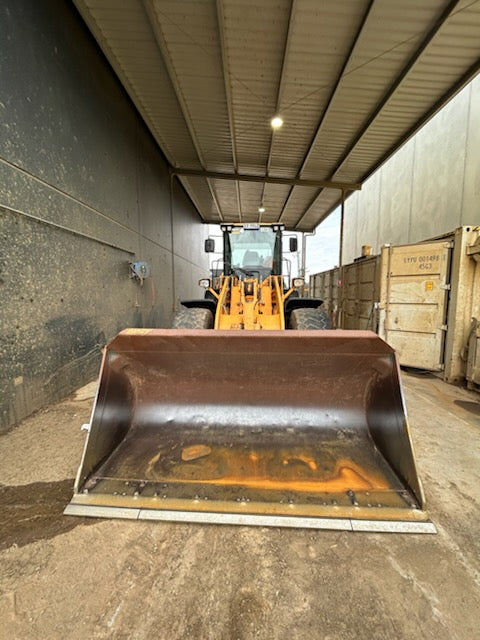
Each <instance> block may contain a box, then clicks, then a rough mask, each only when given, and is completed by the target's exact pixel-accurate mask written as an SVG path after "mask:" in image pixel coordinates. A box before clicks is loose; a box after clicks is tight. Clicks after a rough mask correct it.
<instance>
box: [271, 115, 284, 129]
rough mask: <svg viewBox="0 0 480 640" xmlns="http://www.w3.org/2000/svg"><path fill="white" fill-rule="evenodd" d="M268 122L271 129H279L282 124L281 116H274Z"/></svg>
mask: <svg viewBox="0 0 480 640" xmlns="http://www.w3.org/2000/svg"><path fill="white" fill-rule="evenodd" d="M270 124H271V125H272V129H280V127H281V126H282V125H283V118H281V117H280V116H275V117H274V118H272V119H271V120H270Z"/></svg>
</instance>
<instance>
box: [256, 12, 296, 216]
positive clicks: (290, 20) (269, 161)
mask: <svg viewBox="0 0 480 640" xmlns="http://www.w3.org/2000/svg"><path fill="white" fill-rule="evenodd" d="M296 4H297V0H292V4H291V6H290V15H289V17H288V29H287V37H286V40H285V47H284V49H283V60H282V70H281V72H280V79H279V81H278V91H277V101H276V104H275V114H277V113H279V109H280V103H281V101H282V95H283V85H284V81H285V70H286V67H287V58H288V53H289V50H290V43H291V39H292V27H293V15H294V13H295V9H296ZM274 136H275V131H274V130H272V133H271V136H270V147H269V150H268V159H267V170H266V174H267V176H268V174H269V173H270V168H271V165H272V154H273V140H274ZM264 197H265V185H264V187H263V190H262V200H261V205H262V207H263V201H264ZM287 198H288V196H287ZM284 206H285V205H284ZM282 210H283V209H282ZM261 219H262V214H260V216H259V221H260V220H261Z"/></svg>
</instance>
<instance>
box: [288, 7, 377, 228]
mask: <svg viewBox="0 0 480 640" xmlns="http://www.w3.org/2000/svg"><path fill="white" fill-rule="evenodd" d="M374 2H375V0H370V2H369V4H368V7H367V10H366V11H365V14H364V16H363V18H362V21H361V22H360V26H359V27H358V29H357V33H356V34H355V38H354V39H353V42H352V46H351V47H350V50H349V52H348V54H347V56H346V58H345V61H344V63H343V65H342V68H341V70H340V73H339V74H338V78H337V81H336V83H335V86H334V87H333V89H332V92H331V94H330V97H329V98H328V102H327V105H326V107H325V109H324V111H323V113H322V115H321V117H320V121H319V123H318V126H317V129H316V131H315V133H314V135H313V138H312V141H311V143H310V146H309V147H308V150H307V153H306V154H305V156H304V158H303V161H302V164H301V167H300V169H299V171H298V174H297V175H298V177H299V178H300V176H301V175H302V171H303V170H304V169H305V165H306V164H307V162H308V160H309V158H310V155H311V153H312V151H313V149H314V147H315V145H316V144H317V140H318V138H319V136H320V132H321V130H322V128H323V124H324V122H325V119H326V117H327V114H328V112H329V111H330V107H331V106H332V103H333V100H334V98H335V95H336V93H337V91H338V88H339V86H340V83H341V81H342V78H343V74H344V73H345V69H346V68H347V66H348V64H349V62H350V60H351V59H352V56H353V52H354V51H355V47H356V46H357V42H358V40H359V38H360V36H361V34H362V32H363V29H364V27H365V24H366V22H367V19H368V16H369V15H370V12H371V10H372V7H373V4H374ZM292 195H293V188H292V189H291V190H290V193H289V194H288V197H287V199H286V201H285V204H284V206H283V209H282V213H281V215H280V218H279V219H280V220H281V219H282V217H283V215H284V213H285V212H286V209H287V206H288V204H289V202H290V198H291V197H292ZM317 197H318V194H317V195H316V196H315V198H314V200H313V201H312V202H311V203H310V204H309V205H308V207H307V208H306V209H305V211H304V212H303V214H302V218H303V216H304V215H305V214H306V213H307V211H308V210H309V209H310V207H311V206H312V204H313V202H315V200H316V199H317ZM302 218H301V219H302ZM301 219H300V220H301ZM297 224H298V223H297Z"/></svg>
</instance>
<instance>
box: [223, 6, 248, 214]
mask: <svg viewBox="0 0 480 640" xmlns="http://www.w3.org/2000/svg"><path fill="white" fill-rule="evenodd" d="M217 22H218V35H219V40H220V51H221V55H222V68H223V82H224V85H225V96H226V101H227V113H228V125H229V128H230V143H231V145H232V160H233V169H234V171H235V173H237V171H238V159H237V143H236V135H235V121H234V118H233V101H232V91H231V85H230V73H229V71H228V66H227V56H226V45H225V29H224V25H225V20H224V12H223V0H217ZM235 190H236V195H237V207H238V219H239V221H240V222H241V221H242V201H241V198H240V185H239V183H238V182H236V183H235Z"/></svg>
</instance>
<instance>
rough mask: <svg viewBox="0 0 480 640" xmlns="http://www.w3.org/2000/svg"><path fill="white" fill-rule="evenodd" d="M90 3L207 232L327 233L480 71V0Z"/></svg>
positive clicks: (81, 0)
mask: <svg viewBox="0 0 480 640" xmlns="http://www.w3.org/2000/svg"><path fill="white" fill-rule="evenodd" d="M74 1H75V4H76V6H77V8H78V9H79V11H80V13H81V15H82V16H83V18H84V19H85V21H86V23H87V25H88V26H89V28H90V29H91V31H92V33H93V35H94V36H95V38H96V39H97V41H98V43H99V44H100V46H101V47H102V49H103V51H104V53H105V55H106V57H107V58H108V60H109V61H110V63H111V65H112V67H113V68H114V70H115V71H116V73H117V74H118V77H119V78H120V80H121V82H122V83H123V85H124V87H125V89H126V90H127V92H128V93H129V95H130V96H131V98H132V100H133V102H134V103H135V105H136V107H137V108H138V110H139V112H140V113H141V115H142V117H143V118H144V120H145V122H146V124H147V125H148V127H149V128H150V130H151V132H152V134H153V136H154V137H155V138H156V140H157V141H158V144H159V145H160V147H161V148H162V150H163V152H164V153H165V156H166V157H167V159H168V161H169V163H170V164H171V166H172V170H173V171H174V172H176V173H177V175H179V178H180V180H181V182H182V184H183V185H184V187H185V189H186V190H187V192H188V193H189V194H190V196H191V198H192V201H193V202H194V204H195V206H196V207H197V209H198V211H199V214H200V216H201V217H202V218H203V219H204V220H205V221H206V222H214V223H215V222H221V221H244V222H249V221H256V220H258V219H261V220H263V221H270V222H276V221H281V222H283V223H284V224H285V225H286V226H287V227H288V228H290V229H296V230H299V231H309V230H311V229H313V228H314V227H315V226H316V225H317V224H318V223H319V222H321V220H322V219H324V218H325V217H326V216H327V215H328V213H329V212H330V211H332V209H333V208H334V207H335V206H336V205H337V204H338V203H339V201H340V199H341V191H340V190H338V189H336V188H331V186H332V185H335V184H337V185H338V183H341V185H340V186H342V187H343V188H344V189H347V191H346V192H348V186H349V185H351V187H352V189H353V188H356V187H358V183H361V182H363V181H364V180H365V179H366V178H367V177H368V176H369V175H370V174H371V173H372V172H373V171H375V169H377V168H378V167H379V166H380V164H382V163H383V162H384V161H385V160H386V159H387V158H388V157H389V156H390V155H391V154H392V153H393V152H394V151H395V150H396V149H398V148H399V146H401V145H402V144H403V143H404V142H405V141H406V140H407V139H408V138H409V137H410V136H411V135H413V133H415V131H416V130H418V128H419V127H420V126H421V125H422V124H424V123H425V122H426V121H427V120H428V119H429V118H430V117H431V116H432V115H434V113H436V112H437V111H438V110H439V109H440V108H441V107H442V106H443V105H444V104H445V103H446V102H447V101H448V100H449V99H450V98H451V97H452V96H453V95H454V94H455V93H456V92H457V91H459V90H460V89H461V88H462V87H463V86H464V85H465V84H466V83H467V82H468V81H469V80H470V79H471V78H473V77H474V76H475V75H476V73H478V71H479V70H480V0H475V1H472V0H456V1H449V2H447V1H446V0H395V1H392V0H330V1H329V0H323V1H319V0H262V1H261V2H260V1H259V0H216V1H215V0H176V1H175V2H172V1H171V0H143V1H142V0H122V2H118V0H74ZM275 114H280V115H281V116H282V117H283V119H284V125H283V127H282V128H280V129H278V130H272V128H271V127H270V119H271V118H272V116H273V115H275ZM186 170H188V171H190V175H187V172H186ZM192 170H193V171H194V172H197V173H198V175H191V172H192ZM206 172H208V174H207V175H206ZM224 174H227V177H228V178H229V179H228V180H227V179H222V175H224ZM232 176H233V178H234V179H233V180H232ZM252 176H253V177H256V179H257V181H255V182H252V181H249V177H252ZM258 177H262V178H267V179H272V178H281V179H283V180H284V181H283V182H282V183H281V184H274V183H271V182H258ZM294 180H295V184H294V183H293V181H294ZM304 180H305V181H309V182H308V184H307V185H304V184H302V181H304ZM312 181H314V184H313V185H312ZM289 182H290V183H289ZM261 206H262V207H264V208H265V212H264V213H259V212H258V209H259V207H261Z"/></svg>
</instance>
